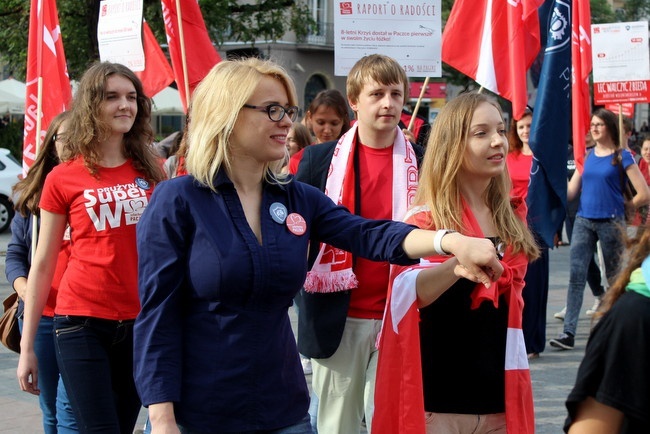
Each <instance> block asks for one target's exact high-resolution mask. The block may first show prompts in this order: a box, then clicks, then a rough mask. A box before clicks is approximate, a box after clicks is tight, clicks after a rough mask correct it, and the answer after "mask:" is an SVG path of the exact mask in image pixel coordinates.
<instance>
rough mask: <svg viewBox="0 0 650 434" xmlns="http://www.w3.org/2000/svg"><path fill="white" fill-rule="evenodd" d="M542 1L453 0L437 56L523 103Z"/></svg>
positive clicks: (518, 108) (516, 107)
mask: <svg viewBox="0 0 650 434" xmlns="http://www.w3.org/2000/svg"><path fill="white" fill-rule="evenodd" d="M542 3H544V0H518V1H506V0H457V1H456V2H455V3H454V6H453V8H452V10H451V14H450V15H449V19H448V20H447V24H446V25H445V29H444V32H443V34H442V60H443V62H445V63H447V64H448V65H450V66H452V67H454V68H455V69H457V70H459V71H460V72H462V73H463V74H465V75H467V76H469V77H471V78H473V79H474V80H476V82H477V83H479V84H480V85H481V86H483V87H485V88H486V89H489V90H490V91H492V92H494V93H497V94H499V95H501V96H503V97H504V98H506V99H507V100H509V101H510V102H512V109H513V116H514V118H515V119H519V118H520V117H521V116H522V115H523V113H524V109H525V108H526V104H527V103H528V90H527V85H526V71H528V68H529V67H530V65H531V64H532V63H533V61H534V60H535V58H536V57H537V53H538V52H539V48H540V38H539V17H538V15H537V9H538V8H539V6H540V5H541V4H542Z"/></svg>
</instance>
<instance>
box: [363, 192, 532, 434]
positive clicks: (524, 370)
mask: <svg viewBox="0 0 650 434" xmlns="http://www.w3.org/2000/svg"><path fill="white" fill-rule="evenodd" d="M513 202H515V201H513ZM515 212H516V214H517V215H518V216H519V217H521V218H523V217H522V216H525V213H526V206H525V204H523V203H517V205H516V208H515ZM406 222H407V223H411V224H415V225H416V226H418V227H423V228H426V227H429V223H430V222H431V214H430V213H429V212H428V210H426V209H420V210H418V211H416V212H415V213H414V214H413V215H412V216H411V217H410V218H408V219H407V220H406ZM463 225H464V226H465V227H466V228H467V229H468V233H467V235H470V236H476V237H482V236H483V234H482V232H481V230H480V227H479V225H478V222H477V221H476V219H475V218H474V216H473V215H472V214H471V211H470V210H469V208H468V207H465V209H464V212H463ZM447 259H449V258H448V257H442V256H433V257H430V258H426V259H422V260H421V262H420V265H419V266H415V267H399V266H391V279H390V287H389V293H388V301H387V302H386V310H385V312H384V321H383V326H382V331H381V335H380V337H379V344H378V346H379V360H378V365H377V380H376V385H375V412H374V417H373V423H372V427H373V434H393V433H400V434H424V433H425V421H424V393H423V386H422V364H421V358H420V331H419V320H420V313H419V311H418V308H417V294H416V290H415V282H416V279H417V275H418V274H419V273H420V271H422V270H423V269H425V268H430V267H433V266H435V265H437V264H439V263H442V262H444V261H445V260H447ZM502 264H503V266H504V272H503V275H502V276H501V278H500V279H499V280H498V281H497V282H494V283H493V284H492V285H491V286H490V288H485V287H484V286H483V285H482V284H477V285H476V288H475V289H474V291H473V292H472V294H471V297H472V306H471V308H472V309H475V308H477V307H478V306H479V305H480V304H481V303H482V302H484V301H488V302H490V303H493V304H494V306H495V307H497V306H498V302H499V296H500V295H501V294H504V295H505V297H506V301H507V303H508V330H507V336H506V354H505V361H504V369H505V408H506V430H507V432H508V433H512V434H533V433H534V432H535V419H534V407H533V391H532V383H531V379H530V371H529V367H528V358H527V356H526V345H525V343H524V336H523V332H522V330H521V321H522V312H523V307H524V302H523V298H522V296H521V293H522V290H523V287H524V275H525V274H526V268H527V264H528V260H527V258H526V256H525V255H523V254H521V253H520V254H516V255H513V254H512V250H511V248H507V249H506V252H505V255H504V257H503V260H502Z"/></svg>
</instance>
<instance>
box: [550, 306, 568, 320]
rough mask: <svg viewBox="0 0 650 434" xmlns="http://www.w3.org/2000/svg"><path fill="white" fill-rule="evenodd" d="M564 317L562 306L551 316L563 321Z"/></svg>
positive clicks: (564, 309)
mask: <svg viewBox="0 0 650 434" xmlns="http://www.w3.org/2000/svg"><path fill="white" fill-rule="evenodd" d="M564 315H566V306H564V307H563V308H562V310H561V311H559V312H555V315H553V317H554V318H557V319H559V320H561V321H564Z"/></svg>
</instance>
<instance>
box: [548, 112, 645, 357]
mask: <svg viewBox="0 0 650 434" xmlns="http://www.w3.org/2000/svg"><path fill="white" fill-rule="evenodd" d="M591 136H592V137H593V139H594V141H595V143H596V145H595V146H594V148H593V151H592V152H590V153H589V154H587V156H586V157H585V163H584V169H583V173H580V171H578V170H576V171H575V173H574V174H573V176H572V177H571V181H570V182H569V188H568V192H567V199H568V200H572V199H573V197H574V196H575V195H576V194H577V193H578V192H579V191H581V195H580V205H579V208H578V213H577V215H576V219H575V222H574V224H573V234H572V237H571V252H570V255H571V256H570V257H571V267H570V277H569V290H568V291H567V302H566V306H567V309H566V315H565V317H564V331H563V333H561V334H560V335H559V336H558V337H557V338H555V339H551V341H550V342H549V343H550V345H551V346H552V347H555V348H558V349H561V350H571V349H573V347H574V344H575V335H576V329H577V326H578V317H579V315H580V309H581V307H582V299H583V296H584V290H585V283H586V280H587V269H588V266H589V261H590V260H591V258H592V257H593V255H594V254H595V252H596V242H598V241H600V244H601V246H602V251H603V258H604V260H605V274H606V275H607V279H608V280H609V281H610V282H611V281H612V280H613V279H614V277H615V276H616V274H617V273H618V267H619V264H620V261H621V254H622V253H623V238H622V236H623V232H622V231H623V230H624V229H625V212H626V209H630V208H631V209H637V208H639V207H641V206H643V205H647V204H648V202H650V190H649V189H648V186H647V185H646V182H645V179H644V178H643V175H642V174H641V171H640V170H639V167H638V166H637V164H636V163H635V162H634V157H632V154H631V153H630V151H628V150H627V149H625V147H624V146H622V145H621V143H620V136H619V128H618V123H617V117H616V115H615V114H614V113H612V112H610V111H609V110H605V109H598V110H596V111H595V112H594V113H593V116H592V118H591ZM626 178H628V179H629V182H631V184H632V186H633V187H634V189H635V190H636V194H635V195H634V197H633V198H632V200H630V201H626V200H625V197H624V185H625V183H626V182H627V179H626Z"/></svg>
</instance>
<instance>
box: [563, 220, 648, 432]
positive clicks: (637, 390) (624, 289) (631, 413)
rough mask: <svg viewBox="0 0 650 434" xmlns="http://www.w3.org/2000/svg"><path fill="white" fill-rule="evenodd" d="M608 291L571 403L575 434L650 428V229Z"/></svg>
mask: <svg viewBox="0 0 650 434" xmlns="http://www.w3.org/2000/svg"><path fill="white" fill-rule="evenodd" d="M645 229H646V230H644V231H641V232H640V234H641V235H640V236H638V237H637V238H636V239H633V240H632V241H631V242H630V248H629V254H628V255H627V257H628V258H629V259H628V262H627V265H626V266H625V268H624V269H623V271H622V272H621V273H620V274H619V275H618V277H617V279H616V281H615V282H614V284H613V285H612V286H611V287H610V289H609V291H607V294H606V295H605V297H604V299H603V302H602V305H601V311H600V312H598V313H597V314H596V318H598V319H599V321H598V323H597V324H596V326H595V327H594V328H593V330H592V332H591V336H590V337H589V341H588V342H587V349H586V351H585V357H584V359H583V360H582V362H581V363H580V368H578V376H577V379H576V384H575V386H574V387H573V390H572V391H571V393H570V394H569V397H568V398H567V401H566V406H567V409H568V410H569V417H568V418H567V421H566V424H565V428H564V430H565V431H566V432H568V433H570V434H595V433H607V434H609V433H624V434H641V433H648V432H650V374H649V373H648V366H650V345H648V343H649V342H650V290H649V289H648V283H649V282H650V231H649V230H647V227H645Z"/></svg>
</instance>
